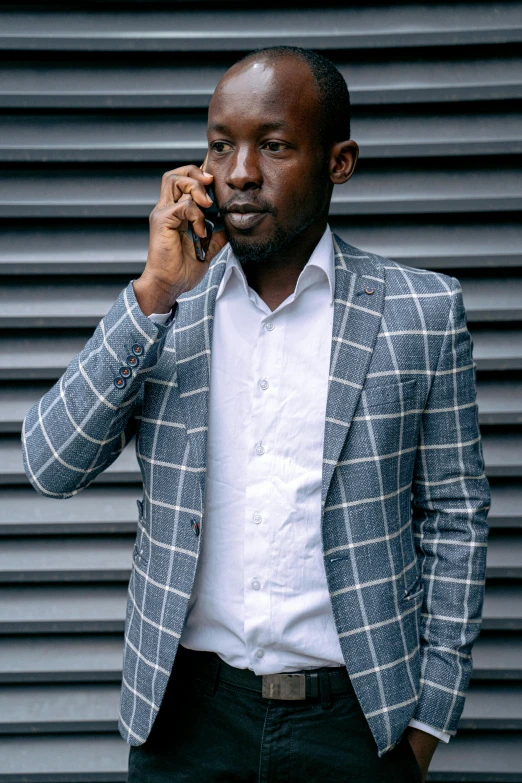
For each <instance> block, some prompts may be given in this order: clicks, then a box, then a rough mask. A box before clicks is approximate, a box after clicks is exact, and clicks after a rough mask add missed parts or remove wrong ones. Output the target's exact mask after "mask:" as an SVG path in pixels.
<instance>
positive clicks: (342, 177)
mask: <svg viewBox="0 0 522 783" xmlns="http://www.w3.org/2000/svg"><path fill="white" fill-rule="evenodd" d="M358 157H359V146H358V144H357V142H356V141H351V140H349V141H338V142H337V143H336V144H334V145H333V147H332V150H331V153H330V179H331V180H332V182H333V184H334V185H342V184H343V182H348V180H349V179H350V177H351V176H352V174H353V172H354V171H355V165H356V163H357V159H358Z"/></svg>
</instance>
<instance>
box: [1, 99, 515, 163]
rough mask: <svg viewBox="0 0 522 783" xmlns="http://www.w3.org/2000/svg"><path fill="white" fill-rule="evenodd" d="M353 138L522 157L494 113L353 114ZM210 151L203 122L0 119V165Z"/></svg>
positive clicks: (411, 152)
mask: <svg viewBox="0 0 522 783" xmlns="http://www.w3.org/2000/svg"><path fill="white" fill-rule="evenodd" d="M352 138H354V139H356V140H358V141H359V146H360V150H361V157H362V158H396V157H404V158H416V157H438V156H443V157H447V156H448V155H458V156H459V157H465V156H470V155H489V154H497V155H506V154H510V155H513V154H516V153H519V152H522V117H521V116H520V115H515V114H506V113H505V112H504V113H503V114H500V113H497V114H494V113H493V112H491V113H489V114H480V113H475V112H473V113H469V114H455V115H448V114H446V115H445V116H444V117H438V116H436V115H435V116H433V115H431V116H430V115H429V114H423V115H422V116H415V115H413V116H409V117H404V115H394V114H393V113H392V112H387V113H386V115H385V116H375V115H370V116H362V115H361V113H360V112H359V114H356V115H355V116H354V118H353V123H352ZM206 149H207V139H206V117H204V116H200V117H184V118H183V120H181V119H178V118H177V117H175V116H174V117H173V116H169V113H168V112H164V113H163V114H162V115H160V116H155V115H153V116H150V115H149V116H142V115H141V113H140V114H137V115H134V114H131V115H129V114H127V113H126V114H120V113H118V115H116V116H114V115H108V114H107V112H105V113H104V114H102V115H100V114H91V115H88V116H85V114H84V113H82V114H76V115H75V114H58V115H56V114H51V115H48V114H43V115H40V114H13V115H8V114H6V115H4V116H3V117H2V118H1V119H0V161H1V160H4V161H9V162H15V161H16V162H27V161H37V162H48V163H51V162H69V161H72V162H78V161H80V162H85V161H89V162H90V161H93V162H98V161H109V162H112V163H114V162H118V161H130V162H142V161H161V162H163V161H164V162H165V164H166V166H168V161H169V160H177V161H180V162H194V161H196V162H199V160H200V159H201V158H203V157H204V155H205V153H206Z"/></svg>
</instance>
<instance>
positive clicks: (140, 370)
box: [22, 282, 172, 498]
mask: <svg viewBox="0 0 522 783" xmlns="http://www.w3.org/2000/svg"><path fill="white" fill-rule="evenodd" d="M171 322H172V321H170V322H169V323H168V324H166V325H159V324H155V323H153V321H151V320H150V319H149V318H147V317H146V316H145V315H144V314H143V313H142V312H141V310H140V307H139V305H138V302H137V300H136V297H135V295H134V288H133V286H132V282H131V283H129V285H128V286H127V288H125V289H124V290H123V291H122V292H121V294H120V296H119V297H118V299H117V300H116V302H115V303H114V305H113V306H112V308H111V309H110V310H109V312H108V313H107V315H106V316H105V318H103V320H102V321H101V322H100V324H99V325H98V327H97V328H96V331H95V332H94V334H93V336H92V337H91V339H90V340H89V341H88V342H87V344H86V346H85V348H84V349H83V351H81V353H79V354H78V355H77V356H76V357H75V358H74V359H73V360H72V362H71V363H70V364H69V366H68V368H67V370H66V371H65V373H64V374H63V375H62V377H61V378H60V380H59V381H57V383H56V384H55V385H54V386H53V387H52V389H50V390H49V391H48V392H47V394H45V395H44V397H42V399H41V400H40V402H38V403H37V404H36V405H34V406H33V408H32V409H31V410H30V411H29V413H28V414H27V416H26V418H25V420H24V423H23V427H22V453H23V460H24V469H25V472H26V475H27V477H28V478H29V481H30V482H31V484H32V485H33V487H34V488H35V489H36V490H37V491H38V492H39V493H41V494H42V495H48V496H49V497H53V498H67V497H71V496H72V495H75V494H76V493H78V492H79V491H80V490H82V489H84V488H85V487H86V486H88V485H89V484H90V483H91V482H92V481H93V480H94V479H95V478H96V476H97V475H98V474H99V473H101V472H102V471H103V470H105V469H106V468H107V467H108V466H109V465H110V464H111V463H112V462H114V460H115V459H116V457H118V455H119V454H120V453H121V452H122V451H123V449H124V448H125V445H126V444H127V442H128V441H129V439H130V438H131V437H132V435H133V434H134V431H135V427H136V420H135V418H134V416H135V413H136V411H137V408H139V406H140V400H141V394H142V390H143V381H144V379H145V378H146V377H147V374H148V373H150V372H151V370H153V369H154V367H155V366H156V363H157V362H158V359H159V357H160V355H161V352H162V349H163V345H164V342H165V338H166V335H167V333H168V330H169V326H170V324H171ZM125 376H126V377H125Z"/></svg>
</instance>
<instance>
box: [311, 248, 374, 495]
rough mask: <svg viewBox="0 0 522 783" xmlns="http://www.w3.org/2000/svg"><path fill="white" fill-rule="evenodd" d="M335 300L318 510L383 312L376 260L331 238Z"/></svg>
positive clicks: (325, 491) (368, 363) (358, 397)
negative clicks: (320, 493) (333, 256)
mask: <svg viewBox="0 0 522 783" xmlns="http://www.w3.org/2000/svg"><path fill="white" fill-rule="evenodd" d="M333 242H334V251H335V299H334V318H333V330H332V349H331V355H330V376H329V380H328V397H327V402H326V422H325V438H324V453H323V481H322V496H321V501H322V510H324V506H325V502H326V497H327V494H328V489H329V487H330V482H331V480H332V476H333V473H334V470H335V467H336V465H337V462H338V459H339V455H340V453H341V450H342V448H343V445H344V442H345V440H346V438H347V436H348V432H349V430H350V426H351V422H352V418H353V415H354V412H355V409H356V407H357V404H358V402H359V399H360V396H361V391H362V387H363V385H364V381H365V378H366V374H367V372H368V368H369V366H370V361H371V358H372V354H373V350H374V347H375V341H376V339H377V334H378V333H379V328H380V325H381V317H382V312H383V309H384V295H385V273H384V269H383V267H382V264H381V263H380V261H379V259H378V258H377V257H376V256H374V255H373V254H371V253H365V252H364V251H362V250H359V249H357V248H355V247H352V246H351V245H348V244H347V243H345V242H343V241H342V240H341V239H340V238H339V237H338V236H336V235H334V237H333Z"/></svg>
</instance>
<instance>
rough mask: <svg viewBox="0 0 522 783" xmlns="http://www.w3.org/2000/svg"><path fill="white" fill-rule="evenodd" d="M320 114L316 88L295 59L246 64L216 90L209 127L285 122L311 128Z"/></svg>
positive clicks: (302, 64) (305, 67)
mask: <svg viewBox="0 0 522 783" xmlns="http://www.w3.org/2000/svg"><path fill="white" fill-rule="evenodd" d="M318 112H319V95H318V91H317V85H316V83H315V80H314V77H313V76H312V73H311V72H310V69H309V67H308V65H307V63H306V62H304V61H302V60H299V59H297V58H293V57H292V58H290V57H283V58H279V59H277V60H275V61H267V60H257V61H247V62H246V63H238V64H237V65H236V66H233V67H232V68H231V69H230V70H229V71H227V73H226V74H225V76H224V77H223V78H222V80H221V81H220V83H219V84H218V86H217V87H216V91H215V92H214V95H213V97H212V101H211V103H210V108H209V126H212V124H214V123H218V124H223V125H225V124H226V125H227V126H229V125H230V123H231V122H232V123H233V124H234V126H236V125H237V123H238V122H240V123H242V124H248V125H251V124H252V123H254V124H255V123H257V124H266V123H267V122H276V121H280V122H281V121H282V122H285V123H286V124H287V125H289V126H292V127H294V128H295V127H296V126H297V127H298V126H300V125H302V124H303V123H306V125H307V126H308V127H310V125H312V126H313V125H314V124H315V123H314V120H315V119H316V118H317V119H318Z"/></svg>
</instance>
